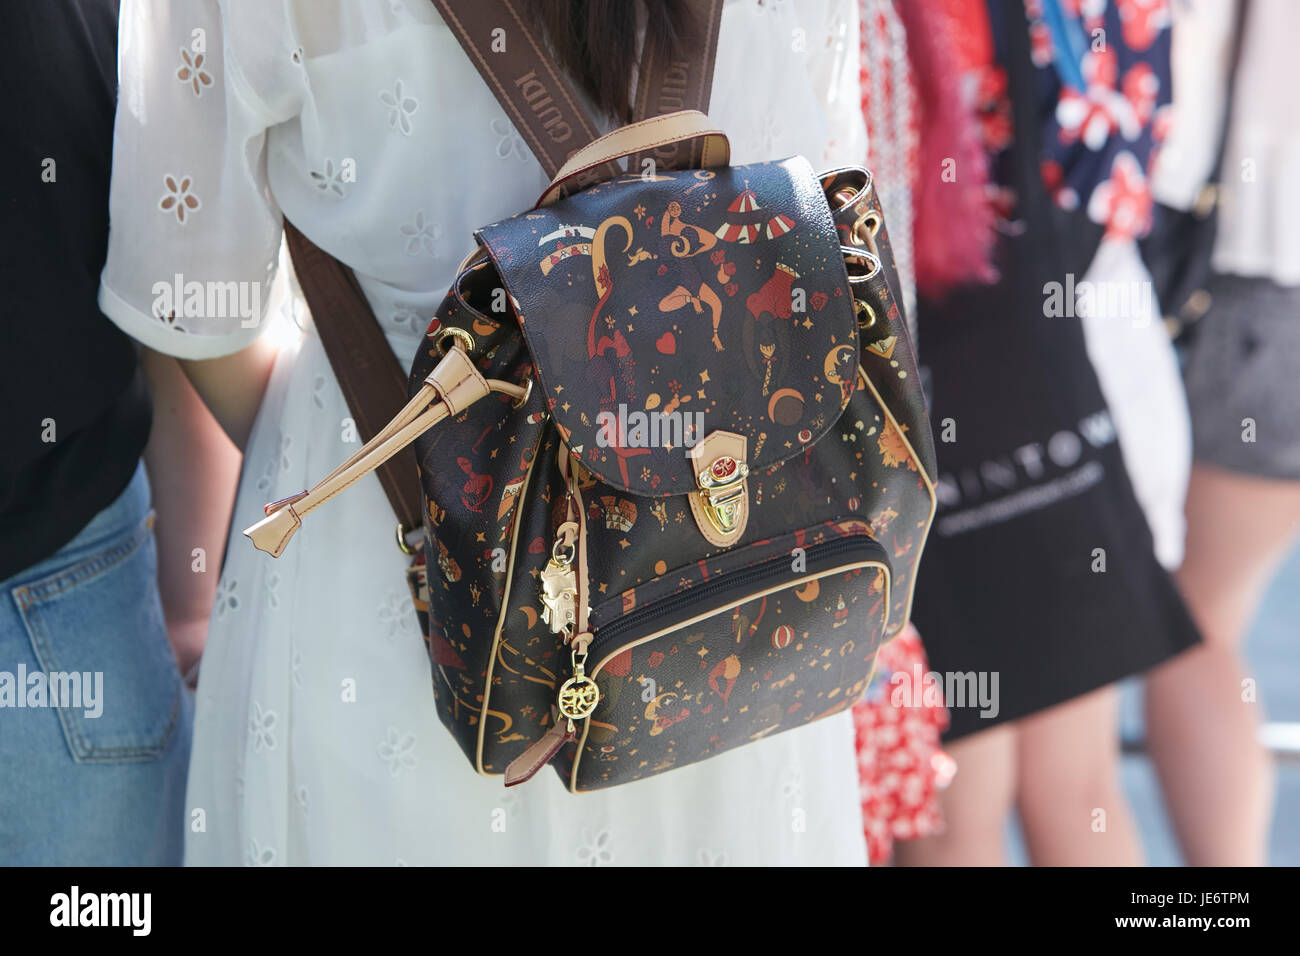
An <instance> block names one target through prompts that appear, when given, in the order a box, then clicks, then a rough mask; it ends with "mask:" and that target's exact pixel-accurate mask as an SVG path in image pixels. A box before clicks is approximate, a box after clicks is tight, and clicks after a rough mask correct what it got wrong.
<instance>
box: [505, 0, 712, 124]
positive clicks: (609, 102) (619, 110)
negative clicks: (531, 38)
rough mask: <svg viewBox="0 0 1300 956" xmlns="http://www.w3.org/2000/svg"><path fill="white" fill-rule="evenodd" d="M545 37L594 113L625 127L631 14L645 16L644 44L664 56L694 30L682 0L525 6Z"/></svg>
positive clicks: (585, 0) (633, 52)
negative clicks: (586, 97) (592, 107)
mask: <svg viewBox="0 0 1300 956" xmlns="http://www.w3.org/2000/svg"><path fill="white" fill-rule="evenodd" d="M525 7H526V9H528V10H529V11H530V12H531V14H532V16H533V19H534V20H535V21H536V22H537V24H538V25H540V26H541V28H542V29H543V30H544V31H545V33H546V38H547V40H549V41H550V44H551V48H552V50H553V51H554V53H555V58H556V62H558V63H559V64H560V66H562V67H564V69H565V70H566V71H567V72H568V74H569V76H570V77H571V78H572V79H573V81H574V82H575V83H577V84H578V86H579V87H581V88H582V90H583V92H584V93H586V94H587V96H589V97H590V98H591V101H592V103H593V104H594V105H595V107H596V109H597V110H599V111H600V112H602V113H604V114H605V115H606V116H608V117H609V118H610V119H613V120H616V121H618V122H622V123H626V122H629V121H630V120H631V118H632V104H631V89H630V87H631V81H632V66H633V64H635V63H637V62H638V57H637V42H636V39H637V10H638V9H641V10H643V11H644V15H645V42H646V43H648V44H651V49H653V50H655V51H656V53H657V54H663V55H667V53H668V51H670V50H671V49H672V48H673V47H674V46H676V44H677V42H678V40H679V38H681V37H684V36H688V35H689V34H690V31H691V30H693V29H696V25H695V22H694V20H695V18H694V16H693V15H692V12H691V8H690V5H689V4H688V3H687V2H686V0H636V2H633V0H527V2H526V4H525Z"/></svg>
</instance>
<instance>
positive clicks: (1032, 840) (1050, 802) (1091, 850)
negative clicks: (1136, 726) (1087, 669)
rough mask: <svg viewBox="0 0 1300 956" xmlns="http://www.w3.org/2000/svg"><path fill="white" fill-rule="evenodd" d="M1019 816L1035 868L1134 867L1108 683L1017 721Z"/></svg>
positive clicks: (1137, 860) (1115, 706)
mask: <svg viewBox="0 0 1300 956" xmlns="http://www.w3.org/2000/svg"><path fill="white" fill-rule="evenodd" d="M1017 727H1018V728H1019V748H1018V750H1017V752H1016V760H1017V766H1018V767H1019V794H1020V821H1021V824H1022V825H1023V826H1024V831H1025V843H1026V845H1027V846H1028V849H1029V857H1030V860H1031V861H1032V862H1033V864H1034V865H1035V866H1137V865H1139V864H1141V862H1142V851H1141V848H1140V846H1139V844H1138V838H1137V831H1136V828H1135V827H1134V825H1133V819H1132V816H1131V815H1130V813H1129V808H1128V802H1127V800H1126V799H1125V797H1124V792H1123V790H1122V788H1121V787H1120V784H1119V759H1120V757H1119V690H1118V688H1117V687H1115V685H1110V686H1108V687H1103V688H1101V689H1100V690H1095V691H1093V692H1092V693H1090V694H1085V695H1084V696H1082V697H1077V698H1075V699H1074V700H1071V701H1067V702H1066V703H1064V704H1059V705H1057V706H1056V707H1052V708H1050V709H1049V710H1045V711H1042V712H1041V713H1038V714H1035V715H1034V716H1032V717H1026V718H1024V719H1023V720H1020V721H1017Z"/></svg>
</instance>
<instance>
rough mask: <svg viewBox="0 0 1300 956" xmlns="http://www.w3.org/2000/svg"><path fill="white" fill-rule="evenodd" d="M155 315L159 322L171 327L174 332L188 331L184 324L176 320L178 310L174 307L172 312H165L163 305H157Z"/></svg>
mask: <svg viewBox="0 0 1300 956" xmlns="http://www.w3.org/2000/svg"><path fill="white" fill-rule="evenodd" d="M153 317H154V318H155V319H157V320H158V321H159V322H161V323H162V324H163V325H165V326H166V327H167V328H169V329H171V330H172V331H173V332H186V331H188V330H187V329H186V328H185V326H184V325H182V324H181V323H180V322H178V321H176V311H175V310H174V309H173V310H172V311H170V312H163V310H162V308H161V306H157V305H155V306H154V310H153Z"/></svg>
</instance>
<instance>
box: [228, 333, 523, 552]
mask: <svg viewBox="0 0 1300 956" xmlns="http://www.w3.org/2000/svg"><path fill="white" fill-rule="evenodd" d="M425 382H426V384H425V385H424V386H423V387H422V388H421V389H420V390H419V391H418V392H417V393H416V394H415V397H414V398H412V399H411V400H410V401H409V402H407V403H406V406H405V407H404V408H403V409H402V410H401V411H400V412H398V413H397V415H395V416H394V417H393V419H392V421H390V422H389V423H388V424H387V425H385V426H384V427H383V429H382V430H380V431H379V433H378V434H376V435H375V436H374V437H373V438H371V439H370V441H368V442H366V443H365V444H364V445H362V446H361V448H360V449H358V450H357V451H356V452H354V453H353V454H352V455H350V456H348V458H347V459H346V460H345V461H344V462H343V463H342V464H341V465H339V466H338V467H337V468H335V469H334V470H333V471H331V472H330V473H329V474H328V475H326V476H325V477H324V478H322V479H321V480H320V481H318V482H316V484H315V485H313V486H312V487H311V490H309V491H306V492H303V493H302V494H300V495H295V496H294V497H293V498H291V499H288V500H286V501H285V502H282V503H281V504H280V507H279V508H278V509H276V510H274V511H273V512H272V513H271V514H269V515H267V517H265V518H263V519H262V520H261V521H259V522H257V523H256V524H254V525H251V526H250V527H248V528H246V529H244V535H245V537H247V538H248V539H249V540H251V541H252V542H253V547H255V548H257V549H258V550H259V551H265V552H266V553H267V554H269V555H271V557H273V558H278V557H279V556H280V555H281V554H283V553H284V549H285V547H287V546H288V543H289V539H290V538H292V537H293V535H294V532H296V531H297V530H298V528H300V527H301V526H302V519H303V518H304V517H306V516H307V515H308V514H310V513H311V512H312V511H314V510H315V509H317V508H319V507H320V506H321V505H323V504H324V503H325V502H327V501H329V500H330V499H331V498H333V497H334V496H335V495H338V494H341V493H342V492H344V491H346V490H347V489H348V488H350V487H352V485H354V484H356V483H357V482H358V481H360V480H361V479H362V478H364V477H365V476H366V475H368V474H370V473H371V472H372V471H374V470H375V469H376V468H378V467H379V466H380V465H382V464H383V463H384V462H386V461H387V460H388V459H389V458H392V457H393V456H394V455H396V454H397V453H398V452H399V451H401V450H402V449H403V448H405V447H406V446H407V445H409V444H410V443H411V442H413V441H415V439H416V438H418V437H419V436H420V435H422V434H423V433H424V432H426V431H428V430H429V429H430V428H432V427H433V426H434V425H436V424H438V423H439V422H440V421H442V420H443V419H444V418H447V417H449V416H453V415H457V414H459V413H460V412H462V411H464V409H465V408H466V407H468V406H469V405H470V404H472V403H473V402H476V401H478V400H479V399H480V398H483V397H484V396H485V395H487V394H488V393H489V392H500V393H502V394H505V395H509V396H511V397H512V398H514V399H520V398H521V397H525V396H526V395H527V389H526V388H525V387H523V386H519V385H513V384H511V383H510V382H503V381H499V380H497V379H485V378H484V377H483V376H482V375H481V374H480V373H479V370H478V369H477V368H475V367H474V363H473V361H472V360H471V359H470V358H469V356H468V355H466V354H465V352H464V350H463V349H461V348H453V349H452V350H451V351H450V352H448V353H447V354H446V355H445V356H443V359H442V361H441V362H439V363H438V365H437V366H436V367H435V368H434V369H433V371H431V372H430V373H429V375H428V377H427V378H425Z"/></svg>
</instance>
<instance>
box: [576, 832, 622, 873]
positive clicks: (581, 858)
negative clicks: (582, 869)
mask: <svg viewBox="0 0 1300 956" xmlns="http://www.w3.org/2000/svg"><path fill="white" fill-rule="evenodd" d="M582 836H583V841H582V843H581V845H579V847H578V851H577V859H578V865H579V866H609V865H610V864H612V863H613V862H614V848H613V846H612V843H613V838H612V837H611V836H610V833H609V831H608V830H601V831H600V832H599V833H596V834H594V835H593V834H592V833H591V831H589V830H584V831H583V833H582Z"/></svg>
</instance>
